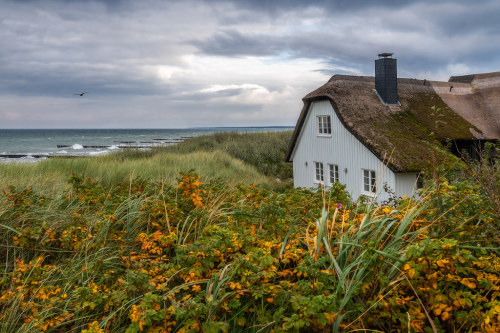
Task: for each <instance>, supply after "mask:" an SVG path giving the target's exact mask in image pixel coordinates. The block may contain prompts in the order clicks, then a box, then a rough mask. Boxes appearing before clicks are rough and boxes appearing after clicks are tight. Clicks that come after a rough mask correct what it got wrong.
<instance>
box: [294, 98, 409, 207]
mask: <svg viewBox="0 0 500 333" xmlns="http://www.w3.org/2000/svg"><path fill="white" fill-rule="evenodd" d="M318 115H330V117H331V118H330V119H331V120H332V135H331V136H318V135H317V128H316V127H317V126H316V116H318ZM292 160H293V179H294V186H295V187H316V186H317V184H315V183H314V180H315V165H314V162H323V165H324V166H325V172H326V171H327V170H326V169H327V168H326V165H327V164H337V165H338V166H339V181H340V182H341V183H343V184H346V189H347V191H349V193H350V194H351V196H352V197H353V199H354V200H356V199H357V198H358V197H359V196H360V195H361V194H363V188H362V186H363V169H369V170H375V172H376V173H377V175H376V177H377V197H378V201H383V200H386V199H388V197H389V195H388V193H386V192H385V191H384V190H383V187H384V183H385V184H387V185H388V186H389V187H390V188H391V189H393V190H394V189H396V177H395V174H394V172H392V171H391V170H390V169H389V168H387V167H386V166H385V165H384V164H383V163H382V161H381V160H379V159H378V157H377V156H375V155H374V154H373V153H372V152H371V151H370V150H369V149H368V148H366V147H365V146H364V145H363V144H362V143H361V142H360V141H359V140H358V139H357V138H356V137H355V136H354V135H352V134H351V133H350V132H349V131H348V130H347V129H346V128H345V127H344V125H342V123H341V122H340V120H339V119H338V117H337V114H336V113H335V111H334V110H333V107H332V105H331V104H330V102H329V101H328V100H324V101H317V102H312V103H311V105H310V110H309V113H308V116H307V118H306V119H305V122H304V125H303V127H302V130H301V133H300V136H299V137H298V139H297V143H296V145H295V149H294V151H293V154H292ZM414 177H415V176H414ZM400 178H401V179H402V181H403V182H402V183H401V188H406V184H407V180H406V178H404V177H399V178H398V179H400ZM328 179H329V177H327V175H326V174H325V181H328ZM410 194H411V191H410Z"/></svg>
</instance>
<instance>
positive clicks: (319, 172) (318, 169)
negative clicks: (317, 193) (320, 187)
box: [314, 162, 325, 183]
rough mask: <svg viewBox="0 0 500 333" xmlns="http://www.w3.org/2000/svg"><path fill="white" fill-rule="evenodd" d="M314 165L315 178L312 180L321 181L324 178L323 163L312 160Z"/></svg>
mask: <svg viewBox="0 0 500 333" xmlns="http://www.w3.org/2000/svg"><path fill="white" fill-rule="evenodd" d="M314 165H315V168H314V169H315V173H316V175H315V178H314V180H315V181H316V182H318V183H320V182H323V181H324V180H325V179H324V177H323V163H321V162H314Z"/></svg>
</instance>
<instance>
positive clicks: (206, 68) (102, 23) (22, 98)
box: [0, 0, 500, 128]
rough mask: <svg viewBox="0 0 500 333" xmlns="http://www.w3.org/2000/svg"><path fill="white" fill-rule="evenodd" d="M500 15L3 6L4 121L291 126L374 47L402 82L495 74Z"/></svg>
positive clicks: (422, 10)
mask: <svg viewBox="0 0 500 333" xmlns="http://www.w3.org/2000/svg"><path fill="white" fill-rule="evenodd" d="M499 18H500V1H498V0H484V1H481V0H475V1H471V0H465V1H462V0H449V1H439V0H428V1H427V0H416V1H404V0H387V1H375V0H365V1H363V0H337V1H334V0H331V1H315V0H288V1H287V0H282V1H271V0H269V1H265V0H260V1H256V0H235V1H217V0H215V1H209V0H199V1H185V0H183V1H161V0H141V1H137V0H71V1H69V0H67V1H63V0H44V1H42V0H39V1H37V0H0V128H184V127H200V126H269V125H295V122H296V120H297V118H298V116H299V113H300V110H301V107H302V100H301V99H302V97H304V96H305V95H306V94H307V93H308V92H310V91H312V90H314V89H315V88H317V87H319V86H321V85H322V84H324V83H325V82H326V81H327V80H328V79H329V78H330V77H331V76H332V75H334V74H349V75H370V76H373V75H374V60H375V59H376V58H377V54H378V53H381V52H393V53H394V57H395V58H397V59H398V76H399V77H413V78H421V79H423V78H427V79H429V80H445V81H447V80H448V78H449V77H450V76H451V75H462V74H470V73H485V72H495V71H500V19H499ZM80 92H88V93H87V94H85V95H84V96H81V97H80V96H78V95H75V93H80Z"/></svg>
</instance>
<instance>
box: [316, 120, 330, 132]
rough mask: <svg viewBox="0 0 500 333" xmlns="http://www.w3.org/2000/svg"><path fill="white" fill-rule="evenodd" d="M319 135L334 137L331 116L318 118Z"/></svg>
mask: <svg viewBox="0 0 500 333" xmlns="http://www.w3.org/2000/svg"><path fill="white" fill-rule="evenodd" d="M316 118H317V124H318V135H324V136H330V135H332V121H331V118H330V116H317V117H316Z"/></svg>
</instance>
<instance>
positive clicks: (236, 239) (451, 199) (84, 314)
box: [0, 172, 500, 333]
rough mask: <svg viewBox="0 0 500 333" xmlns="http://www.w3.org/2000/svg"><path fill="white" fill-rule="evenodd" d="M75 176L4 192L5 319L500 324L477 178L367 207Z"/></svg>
mask: <svg viewBox="0 0 500 333" xmlns="http://www.w3.org/2000/svg"><path fill="white" fill-rule="evenodd" d="M71 184H72V186H73V188H72V190H71V191H70V192H69V193H64V194H61V195H54V196H45V195H42V194H40V193H37V191H36V190H32V189H21V190H18V189H15V188H9V189H6V190H5V191H4V192H2V193H0V233H1V235H0V236H1V237H2V240H3V241H2V247H0V256H1V258H0V259H1V262H2V263H3V264H2V265H1V266H0V270H1V275H0V331H2V332H4V331H5V332H26V331H28V330H31V331H46V332H68V331H82V332H88V333H90V332H129V333H132V332H229V331H243V330H245V331H250V332H257V331H267V332H271V331H272V332H288V331H350V330H353V331H355V330H377V331H387V332H390V331H408V330H409V331H414V332H425V331H437V332H448V331H453V330H462V331H481V332H495V331H498V330H499V323H500V303H499V300H498V296H499V295H500V291H499V288H500V284H499V282H500V273H499V272H500V259H499V257H498V240H497V239H495V238H494V237H493V235H495V232H498V230H497V229H495V224H494V223H493V221H494V220H495V219H494V215H493V213H492V212H491V210H489V208H488V206H487V204H486V203H485V202H486V200H487V199H486V197H485V196H484V195H483V194H482V193H481V192H480V191H479V190H478V188H477V187H474V186H473V185H467V184H463V183H462V184H458V183H449V184H448V185H446V186H444V185H443V186H441V187H440V191H441V193H440V196H441V206H439V205H438V204H437V201H436V193H432V192H431V193H430V194H429V196H427V197H426V199H425V200H422V201H418V202H415V201H411V200H409V199H403V200H398V201H396V202H393V203H392V205H391V206H390V207H389V206H385V205H384V206H380V207H367V206H364V205H361V204H359V205H357V206H356V203H353V202H351V200H350V199H349V196H348V194H347V193H346V192H345V191H344V189H343V188H342V186H340V185H339V186H336V187H335V188H333V189H332V190H331V191H330V192H328V193H325V192H321V191H314V190H306V189H290V190H286V191H283V192H275V191H271V190H267V189H263V188H261V187H260V186H256V185H244V184H241V185H239V186H236V187H231V188H230V187H227V186H225V185H224V184H222V183H220V182H217V181H213V182H207V183H202V182H201V180H200V178H199V177H198V176H197V175H196V174H194V173H193V172H188V173H181V177H180V179H179V181H178V185H177V186H169V185H166V184H165V183H164V182H159V183H153V182H144V181H141V180H139V179H136V180H132V181H127V182H123V183H121V182H119V183H114V184H113V185H112V186H106V185H104V184H103V183H100V182H96V181H93V180H91V179H83V178H79V177H77V176H73V177H72V178H71ZM460 196H461V198H460V199H459V197H460ZM422 197H423V198H424V197H425V196H424V195H422ZM457 200H458V201H457ZM460 200H461V201H460ZM460 202H463V203H465V206H464V207H462V206H460ZM453 207H455V209H452V208H453ZM474 207H477V209H480V210H479V211H474ZM441 209H444V210H445V211H441ZM486 222H487V223H489V224H488V226H486V225H483V224H486ZM477 232H479V233H485V235H490V236H491V237H489V239H488V241H487V242H486V241H484V242H483V241H481V237H480V235H477V234H476V233H477Z"/></svg>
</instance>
